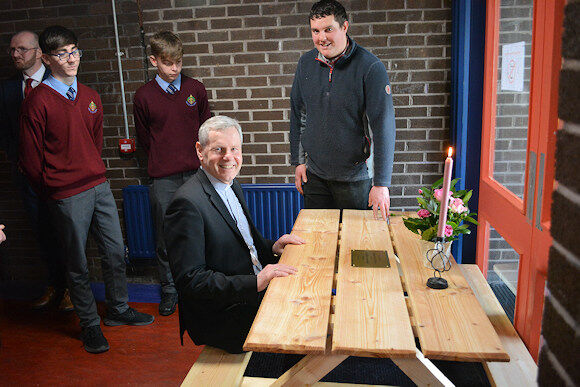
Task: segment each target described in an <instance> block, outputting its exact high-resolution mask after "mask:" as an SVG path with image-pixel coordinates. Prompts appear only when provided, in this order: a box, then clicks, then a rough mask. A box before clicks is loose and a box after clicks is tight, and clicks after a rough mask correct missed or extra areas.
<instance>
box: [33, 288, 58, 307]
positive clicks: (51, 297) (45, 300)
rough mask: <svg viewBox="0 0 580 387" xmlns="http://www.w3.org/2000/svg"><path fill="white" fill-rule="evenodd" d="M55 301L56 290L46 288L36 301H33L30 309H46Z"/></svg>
mask: <svg viewBox="0 0 580 387" xmlns="http://www.w3.org/2000/svg"><path fill="white" fill-rule="evenodd" d="M55 299H56V289H55V288H54V287H52V286H49V287H47V288H46V291H45V292H44V294H43V295H42V297H40V298H39V299H38V300H36V301H34V302H33V303H32V304H31V305H30V307H31V308H32V309H42V308H46V307H47V306H48V305H50V304H51V303H53V302H54V301H55Z"/></svg>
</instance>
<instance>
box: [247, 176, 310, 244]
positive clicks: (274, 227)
mask: <svg viewBox="0 0 580 387" xmlns="http://www.w3.org/2000/svg"><path fill="white" fill-rule="evenodd" d="M242 188H243V190H244V197H245V199H246V202H247V203H248V208H249V210H250V216H251V217H252V221H253V222H254V224H255V225H256V228H257V229H258V230H260V232H261V233H262V235H263V236H264V237H265V238H268V239H271V240H273V241H276V240H277V239H278V238H279V237H280V236H281V235H284V234H287V233H290V231H292V226H294V221H295V220H296V217H297V216H298V213H299V212H300V210H301V209H302V208H304V198H303V196H302V195H300V193H299V192H298V191H297V190H296V187H295V186H294V184H242Z"/></svg>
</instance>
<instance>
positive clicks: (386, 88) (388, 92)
mask: <svg viewBox="0 0 580 387" xmlns="http://www.w3.org/2000/svg"><path fill="white" fill-rule="evenodd" d="M385 92H386V93H387V94H388V95H391V85H387V86H385Z"/></svg>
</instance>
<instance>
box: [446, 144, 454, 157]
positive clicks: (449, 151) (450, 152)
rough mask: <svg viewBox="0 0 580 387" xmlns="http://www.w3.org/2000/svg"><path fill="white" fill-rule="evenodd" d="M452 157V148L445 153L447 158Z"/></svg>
mask: <svg viewBox="0 0 580 387" xmlns="http://www.w3.org/2000/svg"><path fill="white" fill-rule="evenodd" d="M452 155H453V147H451V146H450V147H449V150H448V151H447V157H451V156H452Z"/></svg>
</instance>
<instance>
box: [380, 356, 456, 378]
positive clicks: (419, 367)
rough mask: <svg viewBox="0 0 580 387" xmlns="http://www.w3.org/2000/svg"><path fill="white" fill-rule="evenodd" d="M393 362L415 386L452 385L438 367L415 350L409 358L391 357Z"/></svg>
mask: <svg viewBox="0 0 580 387" xmlns="http://www.w3.org/2000/svg"><path fill="white" fill-rule="evenodd" d="M391 360H392V361H393V363H395V364H396V365H397V367H399V368H400V369H401V371H403V372H404V373H405V374H406V375H407V376H408V377H409V379H411V380H412V381H413V382H414V383H415V384H416V385H417V386H419V387H421V386H445V387H450V386H454V384H453V383H451V381H450V380H449V379H447V377H446V376H445V375H443V372H441V371H439V368H437V367H436V366H435V364H433V363H432V362H431V360H429V359H427V358H426V357H425V356H423V354H422V353H421V352H420V351H419V350H417V351H416V352H415V357H414V358H410V359H403V358H399V359H396V358H391Z"/></svg>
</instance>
